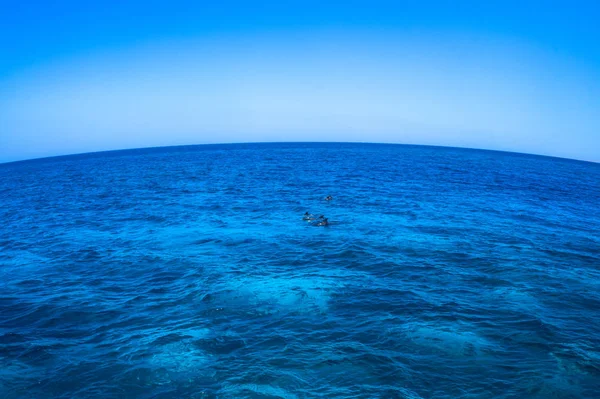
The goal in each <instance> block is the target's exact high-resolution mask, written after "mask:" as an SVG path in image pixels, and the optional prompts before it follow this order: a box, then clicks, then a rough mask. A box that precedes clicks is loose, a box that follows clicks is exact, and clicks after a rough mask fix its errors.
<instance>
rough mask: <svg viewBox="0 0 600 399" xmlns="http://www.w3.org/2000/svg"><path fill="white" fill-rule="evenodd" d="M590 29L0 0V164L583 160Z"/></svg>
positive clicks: (454, 15)
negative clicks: (249, 156) (472, 152)
mask: <svg viewBox="0 0 600 399" xmlns="http://www.w3.org/2000/svg"><path fill="white" fill-rule="evenodd" d="M87 3H90V4H87ZM92 3H93V4H92ZM598 21H600V2H598V1H578V0H571V1H562V0H559V1H554V2H551V1H527V0H521V1H515V0H504V1H460V0H456V1H441V0H438V1H427V0H422V1H401V0H398V1H378V0H371V1H360V2H358V1H351V0H347V1H343V2H341V1H339V2H338V1H312V0H306V1H297V2H289V1H287V2H286V1H283V0H279V1H260V2H259V1H254V2H248V1H244V2H242V1H228V0H224V1H219V2H205V1H193V2H177V1H152V0H144V1H138V0H134V1H128V2H121V1H119V2H117V1H110V0H106V1H103V2H81V1H60V0H59V1H54V2H47V1H39V2H36V1H23V2H11V3H5V4H3V5H2V7H1V11H0V162H8V161H15V160H23V159H29V158H38V157H45V156H54V155H65V154H73V153H83V152H92V151H103V150H112V149H125V148H139V147H155V146H169V145H187V144H203V143H233V142H273V141H343V142H381V143H405V144H425V145H442V146H457V147H470V148H484V149H496V150H504V151H515V152H525V153H533V154H541V155H552V156H559V157H566V158H574V159H581V160H587V161H594V162H600V23H599V22H598Z"/></svg>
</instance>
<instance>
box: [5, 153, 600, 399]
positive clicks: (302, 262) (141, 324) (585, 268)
mask: <svg viewBox="0 0 600 399" xmlns="http://www.w3.org/2000/svg"><path fill="white" fill-rule="evenodd" d="M328 195H331V196H332V197H333V199H332V200H331V201H326V200H324V198H325V197H326V196H328ZM305 212H309V213H311V214H313V215H314V216H315V217H318V216H320V215H324V216H325V217H327V218H328V221H329V222H330V223H329V225H328V226H318V225H317V223H315V221H306V220H303V215H304V213H305ZM0 223H1V224H0V398H2V399H22V398H31V399H45V398H65V399H67V398H68V399H71V398H148V399H150V398H194V399H197V398H284V399H300V398H410V399H420V398H423V399H425V398H453V399H454V398H470V399H474V398H490V399H491V398H494V399H496V398H500V399H503V398H540V399H542V398H543V399H548V398H599V397H600V164H594V163H586V162H579V161H572V160H565V159H558V158H550V157H541V156H532V155H523V154H514V153H505V152H493V151H481V150H467V149H457V148H442V147H425V146H405V145H377V144H335V143H326V144H325V143H324V144H320V143H314V144H312V143H306V144H300V143H288V144H237V145H206V146H184V147H166V148H154V149H140V150H127V151H114V152H104V153H93V154H84V155H76V156H66V157H56V158H46V159H40V160H33V161H25V162H17V163H9V164H2V165H0Z"/></svg>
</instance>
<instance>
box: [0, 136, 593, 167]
mask: <svg viewBox="0 0 600 399" xmlns="http://www.w3.org/2000/svg"><path fill="white" fill-rule="evenodd" d="M243 144H367V145H391V146H406V147H432V148H445V149H459V150H470V151H486V152H497V153H505V154H513V155H525V156H532V157H543V158H554V159H559V160H564V161H572V162H584V163H591V164H595V165H600V160H599V161H591V160H586V159H577V158H567V157H560V156H556V155H547V154H535V153H528V152H518V151H507V150H497V149H490V148H477V147H461V146H449V145H433V144H410V143H389V142H371V141H241V142H229V143H198V144H176V145H162V146H161V145H159V146H149V147H135V148H116V149H110V150H100V151H89V152H76V153H71V154H60V155H50V156H42V157H35V158H26V159H19V160H15V161H5V162H0V166H5V165H11V164H17V163H27V162H37V161H43V160H50V159H54V158H69V157H79V156H83V155H92V154H105V153H116V152H126V151H140V150H155V149H167V148H182V147H202V146H227V145H243Z"/></svg>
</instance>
